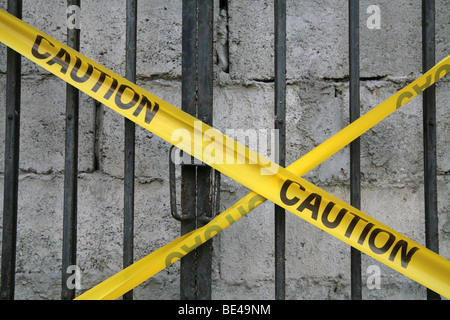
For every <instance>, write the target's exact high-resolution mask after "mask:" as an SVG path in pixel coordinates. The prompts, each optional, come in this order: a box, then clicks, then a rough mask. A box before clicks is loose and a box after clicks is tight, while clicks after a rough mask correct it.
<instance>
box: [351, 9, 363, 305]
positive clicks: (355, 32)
mask: <svg viewBox="0 0 450 320" xmlns="http://www.w3.org/2000/svg"><path fill="white" fill-rule="evenodd" d="M359 60H360V57H359V0H349V65H350V84H349V90H350V122H353V121H355V120H357V119H358V118H359V116H360V92H359V90H360V81H359V77H360V67H359ZM360 166H361V159H360V139H359V138H358V139H356V140H354V141H353V142H352V143H351V144H350V203H351V205H352V206H354V207H355V208H357V209H360V208H361V178H360ZM350 260H351V262H350V264H351V298H352V299H353V300H361V298H362V289H361V252H360V251H359V250H356V249H354V248H353V247H351V249H350Z"/></svg>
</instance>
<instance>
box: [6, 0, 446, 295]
mask: <svg viewBox="0 0 450 320" xmlns="http://www.w3.org/2000/svg"><path fill="white" fill-rule="evenodd" d="M274 1H275V19H274V21H275V25H274V32H275V61H274V64H275V77H274V79H275V101H274V116H275V119H276V120H275V123H274V127H275V128H276V129H278V130H279V154H280V158H279V164H280V165H281V166H283V167H284V166H285V153H286V114H285V109H286V105H285V101H286V0H274ZM80 2H81V0H68V1H67V5H68V6H70V5H76V6H80ZM213 3H214V1H213V0H183V35H182V108H183V110H185V111H186V112H188V113H190V114H193V115H195V116H196V117H198V118H199V119H200V120H202V121H204V122H206V123H208V124H210V125H212V105H213V98H212V97H213V72H212V67H213ZM348 4H349V17H348V18H349V19H348V20H349V28H348V30H349V65H350V70H349V75H350V78H349V83H350V109H349V113H350V121H354V120H355V119H357V118H358V117H359V115H360V97H359V91H360V75H359V73H360V69H359V68H360V67H359V66H360V64H359V60H360V55H359V29H360V28H359V1H358V0H349V1H348ZM219 5H220V6H221V8H224V9H226V8H227V6H228V1H227V0H220V1H219ZM126 10H127V14H126V17H127V19H126V78H127V79H129V80H131V81H133V82H135V81H136V32H137V31H136V30H137V29H136V24H137V0H127V1H126ZM8 12H9V13H11V14H13V15H15V16H17V17H19V18H21V15H22V1H21V0H8ZM67 32H68V34H67V44H68V45H69V46H70V47H73V48H75V49H76V50H79V46H80V30H79V29H77V28H74V29H68V30H67ZM422 43H423V71H424V72H425V71H427V70H428V69H430V68H431V67H432V66H434V64H435V1H434V0H423V1H422ZM20 91H21V56H20V55H19V54H17V53H15V52H14V51H13V50H11V49H10V48H8V49H7V81H6V118H5V119H6V135H5V159H4V161H5V169H4V170H5V172H4V185H5V187H4V202H3V203H4V205H3V239H2V261H1V288H0V297H1V299H14V287H15V282H14V279H15V262H16V234H17V214H18V210H17V208H18V196H17V195H18V181H19V179H18V178H19V143H20V137H19V131H20V107H21V102H20ZM78 107H79V94H78V90H76V89H75V88H73V87H72V86H71V85H67V89H66V140H65V174H64V221H63V253H62V257H63V259H62V270H63V272H62V284H63V285H62V292H61V298H62V299H73V298H74V297H75V289H69V288H67V286H65V285H64V284H65V283H66V281H67V277H68V274H67V273H66V272H64V271H65V270H66V269H67V267H68V266H70V265H76V241H77V173H78V169H77V168H78V164H77V158H78ZM124 125H125V155H124V161H125V172H124V177H125V179H124V183H125V186H124V235H123V266H124V267H127V266H129V265H130V264H132V263H133V233H134V230H133V224H134V218H133V217H134V170H135V156H134V150H135V125H134V123H133V122H131V121H129V120H125V124H124ZM423 127H424V134H423V141H424V163H425V168H424V172H425V180H424V186H425V215H426V218H425V230H426V246H427V247H428V248H430V249H431V250H433V251H435V252H438V247H439V245H438V219H437V183H436V181H437V180H436V94H435V88H434V86H432V87H431V88H429V89H428V90H426V91H425V92H424V95H423ZM350 150H351V151H350V163H351V170H350V172H351V187H350V188H351V205H353V206H355V207H357V208H359V207H360V202H361V194H360V143H359V139H358V140H356V141H354V142H353V143H352V144H351V149H350ZM170 165H171V166H172V165H173V164H170ZM181 170H182V190H183V191H182V195H181V199H182V200H181V201H182V203H181V205H182V213H181V214H178V213H177V212H176V211H175V210H174V209H173V210H172V213H173V215H174V217H176V218H177V219H179V220H180V221H181V233H182V234H184V233H187V232H189V231H191V230H193V229H195V228H197V227H199V226H201V225H203V224H204V223H205V222H207V221H209V219H211V217H212V216H213V215H214V214H215V213H216V212H217V208H216V205H217V203H218V184H219V183H220V174H218V173H217V172H214V171H213V170H211V168H210V167H208V166H205V165H192V164H183V165H182V169H181ZM171 180H172V181H171V186H172V187H173V188H172V190H173V191H174V181H173V179H171ZM172 197H175V195H173V194H172ZM285 235H286V233H285V212H284V209H282V208H281V207H278V206H275V298H276V299H285V282H286V276H285ZM211 241H212V240H210V241H209V242H208V243H206V244H204V245H203V246H201V247H200V248H199V249H197V250H196V251H195V252H192V253H190V254H189V255H187V256H186V257H184V258H183V259H182V264H181V288H180V292H181V298H182V299H211ZM361 287H362V286H361V253H360V252H359V251H357V250H354V249H352V251H351V297H352V299H361ZM132 298H133V295H132V292H129V293H127V294H125V295H124V299H132ZM427 298H428V299H439V298H440V296H439V295H438V294H436V293H434V292H432V291H430V290H428V292H427Z"/></svg>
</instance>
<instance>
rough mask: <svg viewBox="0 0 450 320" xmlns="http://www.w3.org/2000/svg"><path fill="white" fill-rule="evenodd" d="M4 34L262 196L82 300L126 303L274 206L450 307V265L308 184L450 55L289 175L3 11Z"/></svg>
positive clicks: (0, 26)
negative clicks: (268, 204)
mask: <svg viewBox="0 0 450 320" xmlns="http://www.w3.org/2000/svg"><path fill="white" fill-rule="evenodd" d="M0 30H2V32H1V34H0V41H1V42H3V43H5V44H6V45H7V46H9V47H11V48H12V49H14V50H16V51H17V52H19V53H20V54H22V55H23V56H25V57H27V58H28V59H30V60H31V61H33V62H35V63H37V64H38V65H40V66H41V67H43V68H44V69H46V70H48V71H50V72H51V73H53V74H55V75H56V76H58V77H60V78H61V79H62V80H64V81H66V82H67V83H70V84H71V85H73V86H74V87H76V88H78V89H79V90H81V91H83V92H84V93H86V94H88V95H90V96H91V97H93V98H94V99H96V100H98V101H99V102H101V103H102V104H104V105H106V106H108V107H110V108H111V109H113V110H115V111H116V112H118V113H120V114H121V115H123V116H125V117H126V118H128V119H130V120H132V121H134V122H135V123H136V124H138V125H140V126H142V127H143V128H145V129H147V130H149V131H150V132H152V133H154V134H156V135H157V136H159V137H160V138H162V139H164V140H166V141H168V142H169V143H171V144H173V145H176V146H177V147H178V148H180V149H181V150H183V151H185V152H187V153H189V154H191V155H193V156H194V157H196V158H198V159H199V160H201V161H203V162H205V163H207V164H208V165H210V166H211V167H213V168H214V169H216V170H219V171H220V172H222V173H223V174H225V175H227V176H229V177H230V178H232V179H234V180H236V181H237V182H239V183H241V184H243V185H244V186H246V187H248V188H249V189H251V190H253V191H252V192H250V193H249V194H248V195H246V196H245V197H244V198H242V199H241V200H239V201H238V202H237V203H235V204H234V205H233V206H231V207H230V208H229V209H227V210H226V211H224V212H222V213H221V214H220V215H218V216H217V217H215V218H214V219H213V220H212V221H211V222H209V223H208V224H207V225H205V226H204V227H202V228H199V229H197V230H194V231H192V232H191V233H189V234H187V235H184V236H182V237H180V238H178V239H176V240H175V241H173V242H171V243H169V244H167V245H166V246H164V247H162V248H160V249H158V250H156V251H154V252H153V253H151V254H150V255H148V256H147V257H145V258H143V259H141V260H139V261H137V262H136V263H134V264H132V265H131V266H129V267H128V268H125V269H124V270H122V271H120V272H119V273H117V274H116V275H114V276H112V277H111V278H109V279H107V280H105V281H103V282H102V283H100V284H98V285H97V286H95V287H94V288H92V289H90V290H88V291H86V292H85V293H83V294H82V295H80V296H79V297H77V299H116V298H118V297H120V296H121V295H123V294H124V293H126V292H127V291H129V290H131V289H132V288H134V287H136V286H137V285H139V284H140V283H142V282H143V281H145V280H147V279H148V278H150V277H151V276H153V275H155V274H156V273H158V272H159V271H161V270H163V269H164V268H166V267H167V266H168V265H170V264H172V263H173V262H175V261H177V260H178V259H180V258H181V257H183V256H184V255H186V254H187V253H188V252H190V251H192V250H193V249H195V248H196V247H198V246H200V245H201V244H203V243H204V242H206V241H207V240H208V239H210V238H212V237H213V236H215V235H216V234H217V233H219V232H220V231H222V230H224V229H225V228H227V227H228V226H230V225H231V224H232V223H234V222H235V221H237V220H238V219H240V218H241V217H242V216H244V215H245V214H247V213H248V212H250V211H251V210H252V209H254V208H256V207H257V206H258V205H260V204H261V203H263V202H264V201H265V200H266V199H267V200H270V201H272V202H274V203H276V204H278V205H279V206H281V207H283V208H285V209H286V210H288V211H290V212H292V213H294V214H295V215H297V216H299V217H301V218H302V219H304V220H306V221H308V222H310V223H311V224H313V225H315V226H316V227H318V228H320V229H322V230H324V231H326V232H327V233H329V234H331V235H333V236H335V237H336V238H338V239H340V240H341V241H344V242H345V243H347V244H349V245H351V246H353V247H355V248H356V249H358V250H360V251H362V252H364V253H365V254H367V255H369V256H371V257H372V258H374V259H376V260H378V261H380V262H382V263H384V264H386V265H387V266H389V267H391V268H393V269H394V270H397V271H398V272H400V273H402V274H404V275H405V276H407V277H409V278H411V279H413V280H415V281H417V282H419V283H421V284H422V285H424V286H426V287H428V288H429V289H431V290H433V291H435V292H437V293H439V294H441V295H443V296H445V297H447V298H450V261H449V260H447V259H445V258H443V257H441V256H439V255H438V254H436V253H434V252H432V251H430V250H428V249H427V248H425V247H423V246H422V245H420V244H418V243H417V242H414V241H413V240H411V239H408V238H407V237H405V236H404V235H402V234H400V233H398V232H397V231H395V230H393V229H391V228H389V227H388V226H386V225H384V224H382V223H380V222H378V221H376V220H375V219H373V218H372V217H370V216H368V215H366V214H364V213H363V212H361V211H360V210H357V209H356V208H353V207H352V206H350V205H348V204H346V203H345V202H344V201H342V200H340V199H338V198H336V197H334V196H332V195H331V194H328V193H327V192H325V191H323V190H321V189H319V188H318V187H316V186H314V185H313V184H311V183H309V182H307V181H306V180H304V179H302V178H301V177H300V176H302V175H303V174H305V173H306V172H308V171H309V170H311V169H312V168H314V167H315V166H317V165H318V164H320V163H321V162H323V161H324V160H325V159H327V158H328V157H330V156H331V155H333V154H334V153H336V152H337V151H339V150H340V149H342V148H343V147H345V146H346V145H347V144H349V143H350V142H351V141H353V140H354V139H356V138H357V137H359V136H360V135H362V134H363V133H364V132H366V131H367V130H369V129H370V128H371V127H373V126H374V125H376V124H377V123H379V122H380V121H381V120H383V119H384V118H386V117H387V116H388V115H390V114H391V113H392V112H394V111H395V110H397V109H398V108H400V107H401V106H403V105H404V104H406V103H407V102H408V101H409V100H411V99H412V98H414V97H416V96H417V95H418V94H420V93H421V92H422V91H424V90H425V89H426V88H428V87H429V86H431V85H432V84H434V83H435V82H436V81H438V80H439V79H440V78H442V77H443V76H444V75H445V74H447V73H448V72H449V71H450V56H448V57H447V58H445V59H444V60H442V61H441V62H439V63H438V64H437V65H436V66H434V67H433V68H432V69H430V70H429V71H428V72H426V73H425V74H424V75H422V76H421V77H419V78H418V79H417V80H415V81H414V82H412V83H411V84H409V85H408V86H406V87H405V88H404V89H402V90H400V91H399V92H397V93H396V94H394V95H393V96H391V97H390V98H388V99H387V100H386V101H384V102H383V103H381V104H380V105H378V106H377V107H375V108H374V109H372V110H371V111H369V112H368V113H366V114H365V115H364V116H362V117H361V118H359V119H358V120H356V121H355V122H353V123H352V124H350V125H348V126H347V127H346V128H344V129H343V130H341V131H340V132H338V133H337V134H336V135H334V136H332V137H331V138H330V139H328V140H326V141H325V142H323V143H322V144H321V145H319V146H318V147H316V148H315V149H314V150H312V151H311V152H309V153H308V154H306V155H305V156H304V157H302V158H301V159H299V160H297V161H296V162H294V163H293V164H291V165H290V166H289V167H287V168H286V169H285V168H282V167H280V166H278V165H277V164H275V163H273V162H271V161H270V160H268V159H266V158H264V157H262V156H261V155H259V154H257V153H256V152H254V151H252V150H250V149H248V148H247V147H245V146H243V145H241V144H239V143H237V142H236V141H234V140H232V139H230V138H229V137H227V136H225V135H223V134H222V133H220V132H219V131H217V130H216V129H214V128H212V127H210V126H208V125H206V124H204V123H202V122H200V121H199V120H198V119H196V118H194V117H192V116H190V115H188V114H186V113H185V112H183V111H181V110H180V109H178V108H176V107H174V106H172V105H170V104H169V103H167V102H165V101H164V100H162V99H160V98H158V97H156V96H154V95H152V94H151V93H149V92H147V91H145V90H143V89H142V88H140V87H139V86H137V85H135V84H134V83H131V82H130V81H128V80H126V79H124V78H123V77H121V76H119V75H117V74H116V73H114V72H112V71H110V70H108V69H106V68H104V67H103V66H101V65H99V64H98V63H96V62H94V61H92V60H91V59H89V58H87V57H85V56H83V55H82V54H80V53H79V52H77V51H75V50H73V49H71V48H69V47H68V46H66V45H64V44H62V43H60V42H59V41H57V40H56V39H54V38H52V37H50V36H48V35H46V34H44V33H42V32H41V31H39V30H37V29H35V28H33V27H31V26H30V25H28V24H26V23H24V22H23V21H21V20H20V19H17V18H16V17H14V16H12V15H10V14H8V13H6V12H5V11H4V10H0ZM180 133H182V134H180Z"/></svg>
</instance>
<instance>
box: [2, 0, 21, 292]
mask: <svg viewBox="0 0 450 320" xmlns="http://www.w3.org/2000/svg"><path fill="white" fill-rule="evenodd" d="M8 12H9V13H11V14H12V15H14V16H16V17H18V18H20V19H22V1H21V0H8ZM6 59H7V60H6V61H7V71H6V124H5V181H4V198H3V235H2V270H1V286H0V299H2V300H12V299H14V285H15V269H16V236H17V194H18V186H19V142H20V137H19V132H20V90H21V79H20V75H21V56H20V54H18V53H16V52H15V51H13V50H12V49H10V48H7V57H6Z"/></svg>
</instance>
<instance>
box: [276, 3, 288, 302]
mask: <svg viewBox="0 0 450 320" xmlns="http://www.w3.org/2000/svg"><path fill="white" fill-rule="evenodd" d="M274 20H275V129H276V130H278V139H279V140H278V148H279V149H278V151H279V165H281V166H282V167H285V166H286V163H285V162H286V0H275V19H274ZM285 248H286V212H285V210H284V209H283V208H282V207H280V206H277V205H275V299H277V300H284V299H285V298H286V263H285V261H286V258H285V256H286V250H285Z"/></svg>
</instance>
